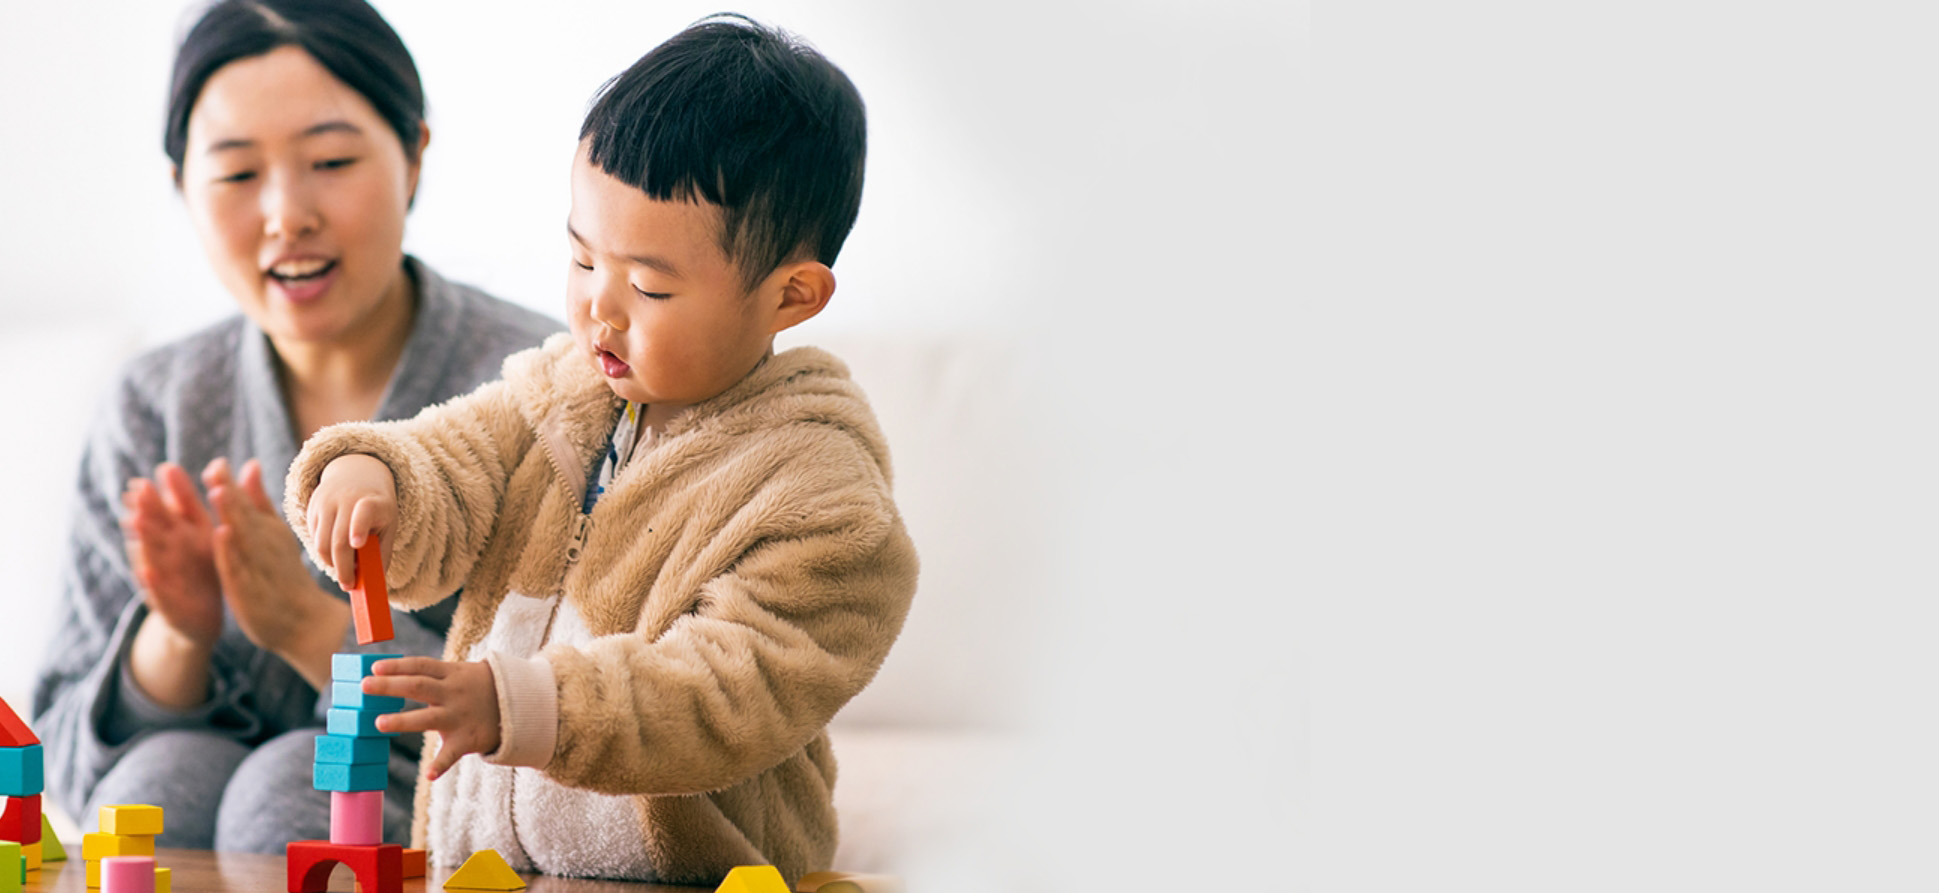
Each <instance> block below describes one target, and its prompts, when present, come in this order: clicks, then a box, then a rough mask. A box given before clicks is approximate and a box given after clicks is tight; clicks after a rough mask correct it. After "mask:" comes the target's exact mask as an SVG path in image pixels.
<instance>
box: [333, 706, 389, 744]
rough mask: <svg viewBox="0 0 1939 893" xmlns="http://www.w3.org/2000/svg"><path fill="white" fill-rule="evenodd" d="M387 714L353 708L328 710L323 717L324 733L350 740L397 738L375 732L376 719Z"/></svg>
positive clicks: (382, 711)
mask: <svg viewBox="0 0 1939 893" xmlns="http://www.w3.org/2000/svg"><path fill="white" fill-rule="evenodd" d="M388 712H390V711H387V710H358V709H356V708H354V707H332V708H330V712H329V713H328V714H326V715H325V717H324V721H323V725H324V731H326V732H329V733H330V734H332V735H343V736H346V737H350V738H370V737H373V736H376V735H383V736H384V737H386V738H395V737H397V736H396V735H394V734H390V733H386V732H379V731H377V717H379V716H383V715H384V714H385V713H388Z"/></svg>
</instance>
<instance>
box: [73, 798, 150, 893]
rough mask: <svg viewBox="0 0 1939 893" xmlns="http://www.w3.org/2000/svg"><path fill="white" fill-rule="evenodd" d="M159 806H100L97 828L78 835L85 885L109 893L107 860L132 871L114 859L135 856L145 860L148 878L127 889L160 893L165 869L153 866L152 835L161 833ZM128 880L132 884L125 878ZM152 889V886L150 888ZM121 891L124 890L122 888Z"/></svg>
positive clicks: (128, 804)
mask: <svg viewBox="0 0 1939 893" xmlns="http://www.w3.org/2000/svg"><path fill="white" fill-rule="evenodd" d="M162 827H163V823H162V808H161V807H159V806H147V805H143V804H138V803H126V804H120V805H115V806H103V807H101V830H100V831H98V832H95V833H93V834H85V835H82V837H81V858H82V859H83V860H85V861H86V863H87V885H88V887H90V888H95V887H99V888H102V889H103V891H104V893H113V891H111V890H109V889H108V887H107V885H108V884H109V883H110V882H109V881H108V877H109V868H110V865H109V863H116V864H120V865H122V867H121V868H120V869H118V870H120V871H123V872H133V871H135V869H133V868H129V867H126V866H127V865H128V864H129V863H120V862H117V860H121V859H125V858H129V857H135V858H140V859H143V860H145V861H146V864H147V869H146V871H147V874H148V879H147V880H146V881H143V882H140V883H137V884H135V886H134V887H131V888H128V889H129V890H132V891H133V893H160V891H162V890H166V889H167V887H168V878H167V873H168V869H166V868H158V867H156V866H155V836H156V835H158V834H160V833H162ZM128 883H135V882H132V881H129V882H128ZM150 888H152V889H150ZM123 893H127V890H124V891H123Z"/></svg>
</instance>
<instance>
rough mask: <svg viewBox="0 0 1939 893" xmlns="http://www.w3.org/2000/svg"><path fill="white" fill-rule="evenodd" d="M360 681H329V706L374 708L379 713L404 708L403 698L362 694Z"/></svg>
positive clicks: (394, 711)
mask: <svg viewBox="0 0 1939 893" xmlns="http://www.w3.org/2000/svg"><path fill="white" fill-rule="evenodd" d="M363 685H364V684H363V683H362V682H332V683H330V706H332V707H349V708H351V709H353V710H376V711H378V712H380V713H396V712H397V711H399V710H402V709H404V699H403V698H397V697H392V696H390V695H367V694H364V689H363Z"/></svg>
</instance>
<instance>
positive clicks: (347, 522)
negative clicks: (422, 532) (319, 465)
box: [305, 453, 397, 589]
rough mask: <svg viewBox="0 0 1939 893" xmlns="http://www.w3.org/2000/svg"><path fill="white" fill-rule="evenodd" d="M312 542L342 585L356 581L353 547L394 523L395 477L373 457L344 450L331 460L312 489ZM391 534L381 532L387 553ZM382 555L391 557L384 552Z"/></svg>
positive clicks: (345, 586) (360, 544)
mask: <svg viewBox="0 0 1939 893" xmlns="http://www.w3.org/2000/svg"><path fill="white" fill-rule="evenodd" d="M305 521H306V522H307V523H308V524H309V527H310V542H311V544H312V549H313V551H314V552H315V554H316V557H317V561H319V562H321V563H322V565H323V569H324V570H327V571H329V572H330V574H331V576H333V577H335V578H336V580H337V585H339V586H342V587H343V588H344V589H349V588H350V587H352V586H354V585H356V582H357V549H358V548H360V547H362V546H363V544H364V543H365V542H367V541H369V539H370V535H371V534H373V533H384V534H388V533H389V532H390V530H391V525H393V524H395V523H396V522H397V482H396V479H395V478H393V477H392V476H391V473H390V467H389V466H387V465H385V464H384V463H383V462H381V461H379V460H378V459H377V458H375V457H373V456H366V455H363V454H361V453H347V454H345V455H342V456H338V457H337V458H335V459H332V460H330V464H329V465H326V466H324V467H323V476H322V477H321V478H319V479H318V480H317V484H316V491H315V492H313V493H311V494H310V508H309V513H308V514H307V515H306V516H305ZM392 539H393V538H392V537H389V536H385V537H384V551H385V552H386V553H389V551H390V545H391V542H392ZM385 557H386V558H388V557H390V556H389V555H388V554H386V555H385Z"/></svg>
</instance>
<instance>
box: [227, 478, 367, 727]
mask: <svg viewBox="0 0 1939 893" xmlns="http://www.w3.org/2000/svg"><path fill="white" fill-rule="evenodd" d="M202 483H203V486H205V487H207V488H208V493H209V505H210V506H211V507H212V508H214V509H215V515H216V521H217V526H216V528H215V531H214V535H213V540H214V544H215V557H214V564H215V569H216V573H217V575H218V576H219V577H220V578H221V582H222V597H223V600H224V601H225V602H227V603H228V605H229V612H230V613H231V614H232V615H234V616H235V618H236V626H238V627H240V628H241V629H242V632H243V635H246V636H248V637H249V641H251V642H254V643H256V645H258V646H260V647H262V648H263V649H265V650H267V651H269V652H270V653H272V654H275V655H276V656H278V657H281V658H282V659H283V660H284V661H285V662H287V663H289V664H290V666H292V667H294V668H295V669H296V670H297V672H298V673H299V674H301V675H302V676H303V677H304V678H305V679H308V680H309V681H310V683H311V684H312V685H316V686H318V690H319V691H322V690H324V689H325V688H327V686H325V685H324V683H325V682H327V681H328V679H329V678H330V655H331V653H333V652H335V651H336V650H337V649H338V647H339V646H340V645H342V643H343V632H344V629H345V628H346V626H347V625H348V623H349V609H348V607H347V606H346V605H345V604H344V603H343V602H342V601H341V600H340V599H338V598H336V597H335V596H332V595H331V594H329V593H328V592H325V591H323V590H322V589H321V588H319V587H318V586H317V585H316V582H315V581H314V580H312V579H311V578H310V573H309V571H308V570H307V569H306V568H304V566H303V547H302V545H301V544H300V543H298V542H297V541H296V534H295V533H293V532H292V531H291V530H290V529H289V526H288V525H287V524H285V523H283V516H282V515H281V514H280V513H278V512H277V511H276V507H275V505H274V504H273V503H271V502H270V500H269V494H268V492H267V491H265V490H264V489H263V474H262V464H261V463H259V462H257V461H256V460H254V459H251V460H249V461H248V462H245V463H243V466H242V477H241V479H240V480H237V479H234V478H232V477H231V476H230V474H229V462H228V460H226V459H217V460H215V461H214V462H210V463H209V467H208V468H206V469H204V470H203V472H202Z"/></svg>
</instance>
